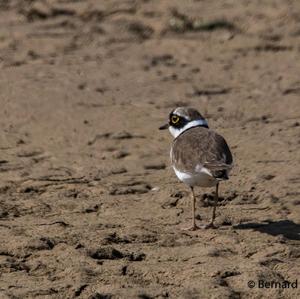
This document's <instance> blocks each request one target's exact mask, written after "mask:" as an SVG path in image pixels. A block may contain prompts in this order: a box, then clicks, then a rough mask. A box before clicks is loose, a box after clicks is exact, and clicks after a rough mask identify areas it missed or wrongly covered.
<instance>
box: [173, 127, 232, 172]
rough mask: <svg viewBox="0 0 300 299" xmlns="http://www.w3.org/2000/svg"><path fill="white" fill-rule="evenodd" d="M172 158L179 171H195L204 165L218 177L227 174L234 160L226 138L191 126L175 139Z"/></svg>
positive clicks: (205, 129)
mask: <svg viewBox="0 0 300 299" xmlns="http://www.w3.org/2000/svg"><path fill="white" fill-rule="evenodd" d="M171 160H172V164H173V165H174V166H175V168H176V169H178V170H179V171H183V172H189V173H195V172H197V169H199V168H201V166H203V167H205V168H207V169H208V170H209V171H210V172H211V173H212V175H213V176H214V177H216V178H222V176H223V174H224V176H225V174H226V173H227V172H226V171H227V170H229V169H230V168H231V167H232V161H233V160H232V155H231V152H230V149H229V147H228V145H227V143H226V141H225V139H224V138H223V137H222V136H221V135H219V134H217V133H216V132H214V131H212V130H210V129H207V128H202V127H195V128H191V129H189V130H187V131H186V132H184V133H182V134H180V135H179V136H178V137H177V138H176V139H174V141H173V147H172V151H171ZM224 178H225V177H224Z"/></svg>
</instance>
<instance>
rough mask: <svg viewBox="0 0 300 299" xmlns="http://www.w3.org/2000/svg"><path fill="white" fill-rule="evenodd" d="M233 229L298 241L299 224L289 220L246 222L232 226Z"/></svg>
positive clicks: (299, 236) (299, 235)
mask: <svg viewBox="0 0 300 299" xmlns="http://www.w3.org/2000/svg"><path fill="white" fill-rule="evenodd" d="M233 228H235V229H253V230H255V231H259V232H262V233H266V234H269V235H272V236H279V235H282V236H284V237H285V238H286V239H289V240H300V224H297V223H295V222H293V221H290V220H280V221H274V222H273V221H268V222H262V223H255V222H248V223H243V224H238V225H235V226H233Z"/></svg>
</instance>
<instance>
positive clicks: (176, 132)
mask: <svg viewBox="0 0 300 299" xmlns="http://www.w3.org/2000/svg"><path fill="white" fill-rule="evenodd" d="M197 126H207V121H206V120H205V119H197V120H193V121H190V122H188V123H187V124H186V125H185V126H184V127H183V128H181V129H176V128H174V127H172V126H169V131H170V133H171V134H172V135H173V137H174V138H176V137H177V136H179V135H180V134H181V133H183V132H184V131H186V130H187V129H190V128H193V127H197Z"/></svg>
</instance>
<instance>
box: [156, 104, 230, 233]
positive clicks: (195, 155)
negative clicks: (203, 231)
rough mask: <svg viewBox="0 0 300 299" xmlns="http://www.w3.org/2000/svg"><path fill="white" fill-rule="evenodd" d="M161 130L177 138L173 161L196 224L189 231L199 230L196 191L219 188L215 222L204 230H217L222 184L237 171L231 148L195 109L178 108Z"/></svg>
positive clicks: (173, 150) (216, 194)
mask: <svg viewBox="0 0 300 299" xmlns="http://www.w3.org/2000/svg"><path fill="white" fill-rule="evenodd" d="M159 129H160V130H165V129H169V131H170V133H171V134H172V136H173V137H174V139H173V142H172V145H171V151H170V159H171V165H172V167H173V169H174V172H175V174H176V176H177V177H178V179H179V180H180V181H181V182H183V183H185V184H186V185H187V186H188V187H189V188H190V190H191V197H192V224H191V226H189V227H187V228H186V230H192V231H194V230H197V229H199V228H201V227H199V226H197V225H196V220H195V205H196V197H195V193H194V188H195V187H197V186H198V187H203V188H207V187H215V196H214V204H213V209H212V216H211V221H210V222H209V224H208V225H205V226H204V227H203V228H217V227H216V226H215V224H214V221H215V218H216V208H217V204H218V198H219V194H218V193H219V184H220V182H222V181H225V180H228V179H229V172H230V170H231V169H232V167H233V157H232V154H231V151H230V148H229V146H228V144H227V142H226V140H225V139H224V137H222V136H221V135H219V134H218V133H216V132H215V131H214V130H212V129H210V128H209V126H208V122H207V120H206V119H205V118H204V117H203V116H202V114H201V113H200V112H198V110H196V109H194V108H192V107H177V108H175V109H173V110H172V111H171V113H170V114H169V120H168V122H167V123H166V124H164V125H162V126H161V127H159Z"/></svg>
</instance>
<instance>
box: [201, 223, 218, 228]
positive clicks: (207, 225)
mask: <svg viewBox="0 0 300 299" xmlns="http://www.w3.org/2000/svg"><path fill="white" fill-rule="evenodd" d="M203 228H204V229H209V228H212V229H216V228H218V227H217V226H215V225H214V223H213V222H210V223H209V224H206V225H204V227H203Z"/></svg>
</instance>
